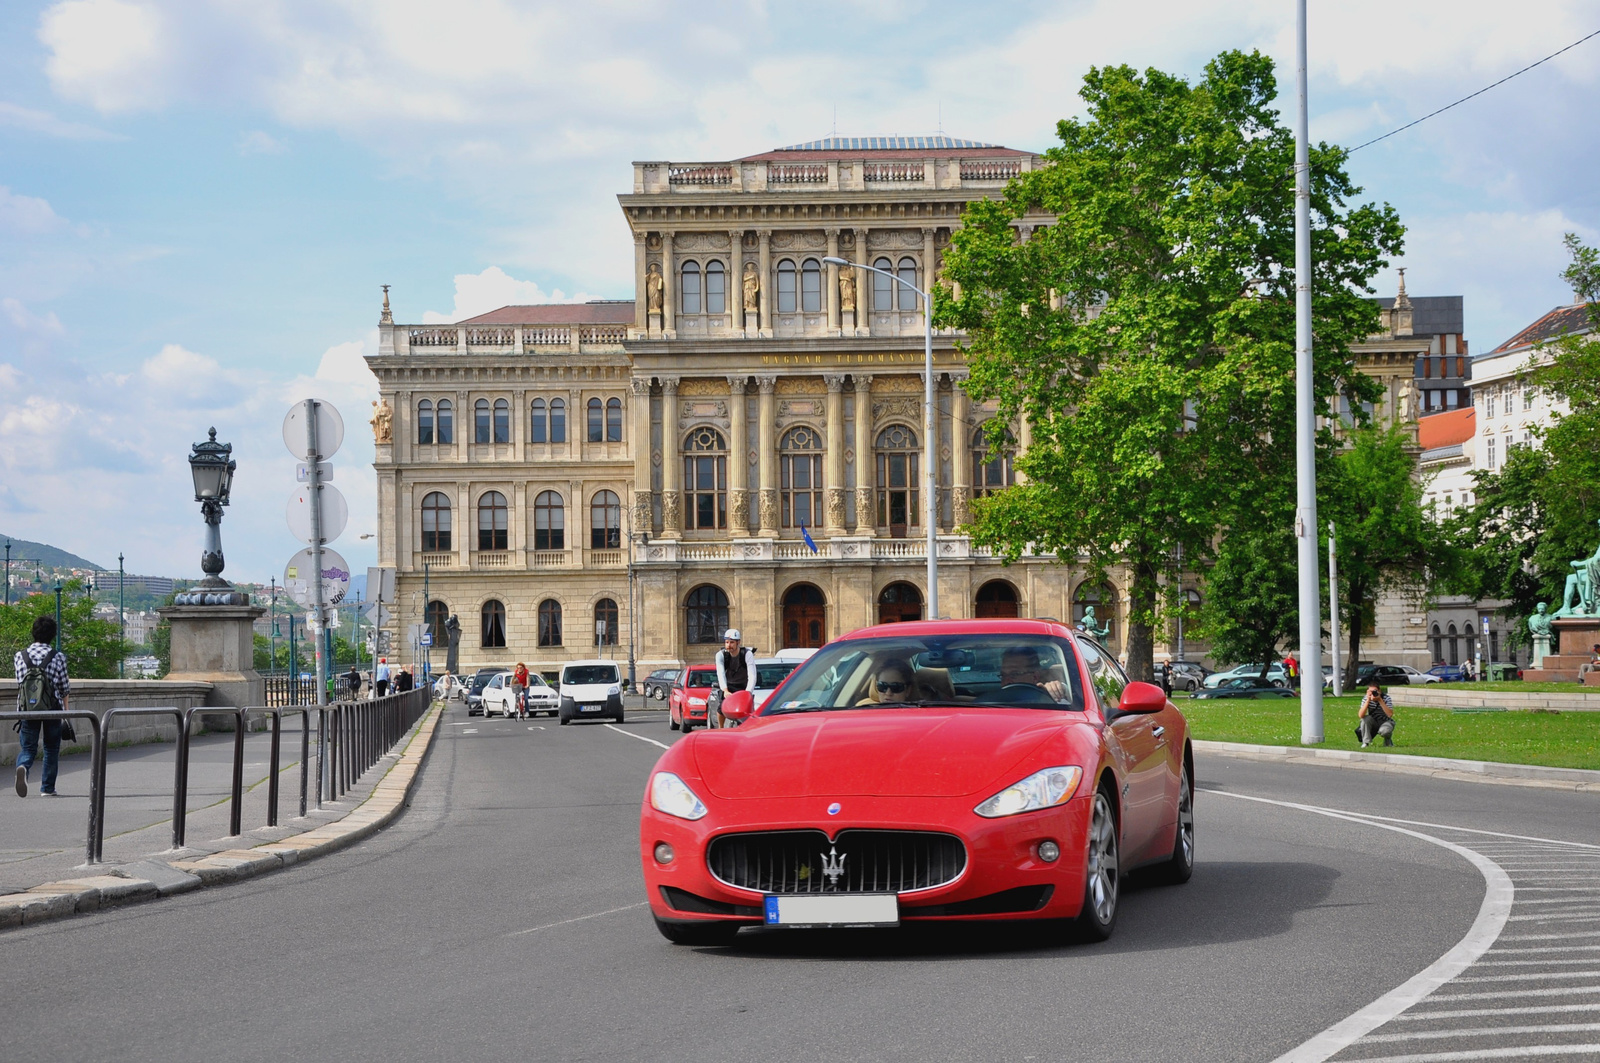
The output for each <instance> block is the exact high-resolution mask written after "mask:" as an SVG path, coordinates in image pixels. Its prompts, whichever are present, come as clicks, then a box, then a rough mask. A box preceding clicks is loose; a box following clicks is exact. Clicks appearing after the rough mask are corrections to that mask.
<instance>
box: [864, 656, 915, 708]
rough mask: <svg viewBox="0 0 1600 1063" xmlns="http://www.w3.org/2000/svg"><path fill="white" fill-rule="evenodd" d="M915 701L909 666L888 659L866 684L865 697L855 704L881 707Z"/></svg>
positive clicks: (902, 662)
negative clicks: (891, 703)
mask: <svg viewBox="0 0 1600 1063" xmlns="http://www.w3.org/2000/svg"><path fill="white" fill-rule="evenodd" d="M915 700H917V692H916V684H915V682H914V681H913V679H912V678H911V666H910V665H909V664H907V663H906V662H904V661H901V660H896V659H890V660H887V661H884V662H883V663H882V664H880V665H879V666H878V674H877V675H875V676H873V677H872V680H871V681H870V682H869V683H868V684H867V692H866V696H865V697H863V698H862V699H861V700H860V701H858V702H856V704H857V705H883V704H887V703H890V702H906V701H915Z"/></svg>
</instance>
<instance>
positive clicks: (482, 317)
mask: <svg viewBox="0 0 1600 1063" xmlns="http://www.w3.org/2000/svg"><path fill="white" fill-rule="evenodd" d="M633 308H634V302H633V300H632V299H594V300H591V301H589V302H587V303H540V304H538V305H536V306H502V307H501V308H500V309H498V310H491V311H489V312H488V313H487V314H479V315H478V316H477V317H469V318H464V319H462V320H461V321H457V322H456V324H458V325H631V324H633Z"/></svg>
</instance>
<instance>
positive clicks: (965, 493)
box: [950, 373, 976, 528]
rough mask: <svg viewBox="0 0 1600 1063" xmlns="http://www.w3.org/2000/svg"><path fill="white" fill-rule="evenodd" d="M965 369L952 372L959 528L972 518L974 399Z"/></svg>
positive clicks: (953, 481)
mask: <svg viewBox="0 0 1600 1063" xmlns="http://www.w3.org/2000/svg"><path fill="white" fill-rule="evenodd" d="M966 381H967V375H966V374H965V373H951V374H950V452H951V453H950V474H951V478H950V516H951V517H952V518H953V519H954V521H955V526H956V527H957V528H959V527H961V526H962V525H963V524H965V523H967V522H968V521H969V520H971V519H972V506H971V503H972V450H973V448H972V434H973V431H974V430H975V428H976V426H975V425H973V424H972V423H971V420H972V399H971V398H970V397H968V395H967V390H966V388H965V386H964V385H965V384H966Z"/></svg>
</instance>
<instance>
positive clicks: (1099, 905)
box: [1089, 793, 1119, 925]
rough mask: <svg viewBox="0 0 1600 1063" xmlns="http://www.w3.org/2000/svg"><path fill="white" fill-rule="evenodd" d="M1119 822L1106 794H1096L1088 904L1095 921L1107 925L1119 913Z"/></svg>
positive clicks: (1091, 832) (1090, 854)
mask: <svg viewBox="0 0 1600 1063" xmlns="http://www.w3.org/2000/svg"><path fill="white" fill-rule="evenodd" d="M1118 870H1119V869H1118V861H1117V821H1116V817H1115V816H1114V815H1112V813H1111V802H1110V801H1109V800H1107V799H1106V795H1105V794H1104V793H1097V794H1095V795H1094V819H1093V820H1092V821H1091V823H1090V825H1089V902H1090V904H1092V905H1093V906H1094V917H1095V921H1096V922H1098V923H1100V924H1101V925H1108V924H1110V923H1111V921H1112V920H1113V919H1115V918H1116V914H1117V886H1118V884H1119V883H1118V879H1119V875H1118Z"/></svg>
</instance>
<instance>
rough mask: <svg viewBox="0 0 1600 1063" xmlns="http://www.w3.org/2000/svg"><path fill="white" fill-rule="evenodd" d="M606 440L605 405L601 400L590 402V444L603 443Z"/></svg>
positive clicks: (591, 400)
mask: <svg viewBox="0 0 1600 1063" xmlns="http://www.w3.org/2000/svg"><path fill="white" fill-rule="evenodd" d="M605 438H606V429H605V404H604V403H602V402H601V401H600V400H599V399H590V400H589V442H591V443H602V442H604V441H605Z"/></svg>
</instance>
